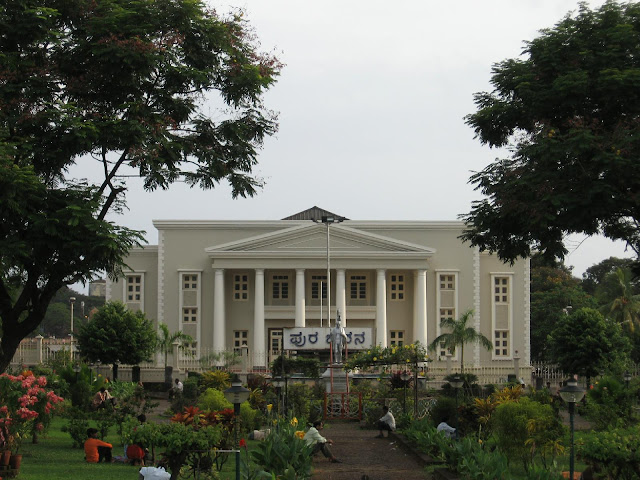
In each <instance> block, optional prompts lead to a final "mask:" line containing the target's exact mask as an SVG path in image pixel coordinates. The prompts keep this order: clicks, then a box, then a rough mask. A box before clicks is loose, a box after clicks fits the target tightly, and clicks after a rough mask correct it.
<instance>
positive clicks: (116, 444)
mask: <svg viewBox="0 0 640 480" xmlns="http://www.w3.org/2000/svg"><path fill="white" fill-rule="evenodd" d="M65 423H66V420H65V419H61V418H55V419H54V420H53V422H52V424H51V428H50V429H49V433H48V435H47V437H46V438H41V439H40V442H39V443H38V444H36V445H33V444H32V443H30V442H28V441H26V442H25V443H23V444H22V448H21V453H22V454H23V458H22V467H21V468H20V474H19V475H18V477H17V480H70V479H82V480H87V479H89V480H126V479H132V480H134V479H137V478H138V475H139V473H138V472H139V470H140V467H133V466H130V465H125V464H123V463H112V464H103V463H99V464H95V463H94V464H89V463H87V462H85V461H84V450H82V449H79V448H71V444H72V441H71V437H70V436H69V434H68V433H63V432H61V431H60V427H62V425H64V424H65ZM111 430H112V432H111V434H110V435H109V436H108V437H107V438H106V439H104V440H105V441H107V442H109V443H111V444H113V451H114V455H122V454H123V447H122V446H121V445H120V438H119V437H118V435H117V434H116V433H115V428H112V429H111ZM220 478H221V479H223V480H230V479H234V478H235V461H234V459H233V457H232V458H229V460H228V461H227V462H226V463H225V465H224V468H223V470H222V474H221V477H220Z"/></svg>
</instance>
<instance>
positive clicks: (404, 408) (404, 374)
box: [400, 370, 411, 415]
mask: <svg viewBox="0 0 640 480" xmlns="http://www.w3.org/2000/svg"><path fill="white" fill-rule="evenodd" d="M400 378H401V379H402V385H403V387H404V402H403V404H402V411H403V412H404V413H405V415H406V413H407V384H408V383H409V379H410V378H411V375H409V374H408V373H407V371H406V370H405V371H404V372H402V374H401V375H400Z"/></svg>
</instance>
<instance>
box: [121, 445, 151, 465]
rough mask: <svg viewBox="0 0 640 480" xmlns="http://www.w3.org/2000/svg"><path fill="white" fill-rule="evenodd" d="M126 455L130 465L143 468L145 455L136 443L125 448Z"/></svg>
mask: <svg viewBox="0 0 640 480" xmlns="http://www.w3.org/2000/svg"><path fill="white" fill-rule="evenodd" d="M126 455H127V459H128V460H129V462H130V463H131V465H134V466H141V467H144V457H145V455H146V454H145V451H144V448H142V447H141V446H140V445H138V444H137V443H133V444H131V445H129V446H128V447H127V451H126Z"/></svg>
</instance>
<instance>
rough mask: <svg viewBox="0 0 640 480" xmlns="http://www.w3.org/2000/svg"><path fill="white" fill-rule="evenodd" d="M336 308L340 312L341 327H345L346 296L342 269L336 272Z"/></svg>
mask: <svg viewBox="0 0 640 480" xmlns="http://www.w3.org/2000/svg"><path fill="white" fill-rule="evenodd" d="M336 308H337V309H338V310H340V318H341V319H342V326H343V327H346V326H347V295H346V291H345V271H344V268H341V269H337V270H336Z"/></svg>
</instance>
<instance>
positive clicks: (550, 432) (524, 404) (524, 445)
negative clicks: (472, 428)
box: [490, 397, 564, 470]
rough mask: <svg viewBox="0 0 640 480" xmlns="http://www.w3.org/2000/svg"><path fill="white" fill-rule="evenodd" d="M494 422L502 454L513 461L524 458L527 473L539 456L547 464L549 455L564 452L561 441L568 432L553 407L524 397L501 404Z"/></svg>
mask: <svg viewBox="0 0 640 480" xmlns="http://www.w3.org/2000/svg"><path fill="white" fill-rule="evenodd" d="M490 421H491V426H492V431H493V433H494V435H495V438H496V443H497V445H498V448H499V449H500V451H502V452H503V453H504V454H505V455H507V457H508V458H509V459H516V458H517V459H520V460H521V461H522V464H523V466H524V468H525V470H528V469H529V468H530V466H531V464H532V463H533V461H534V460H535V458H536V456H538V455H540V456H541V458H542V460H543V462H545V464H546V461H547V455H548V454H550V455H551V456H554V455H555V454H556V453H559V452H560V451H561V448H560V445H559V444H558V443H557V442H558V440H559V439H560V438H561V437H562V435H563V434H564V430H563V427H562V424H561V423H560V420H559V419H558V417H557V416H556V414H555V412H554V411H553V409H552V408H551V406H549V405H542V404H540V403H538V402H535V401H533V400H530V399H529V398H527V397H522V398H520V400H518V401H511V402H505V403H502V404H500V405H498V406H497V407H496V409H495V411H494V412H493V415H492V416H491V420H490Z"/></svg>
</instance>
